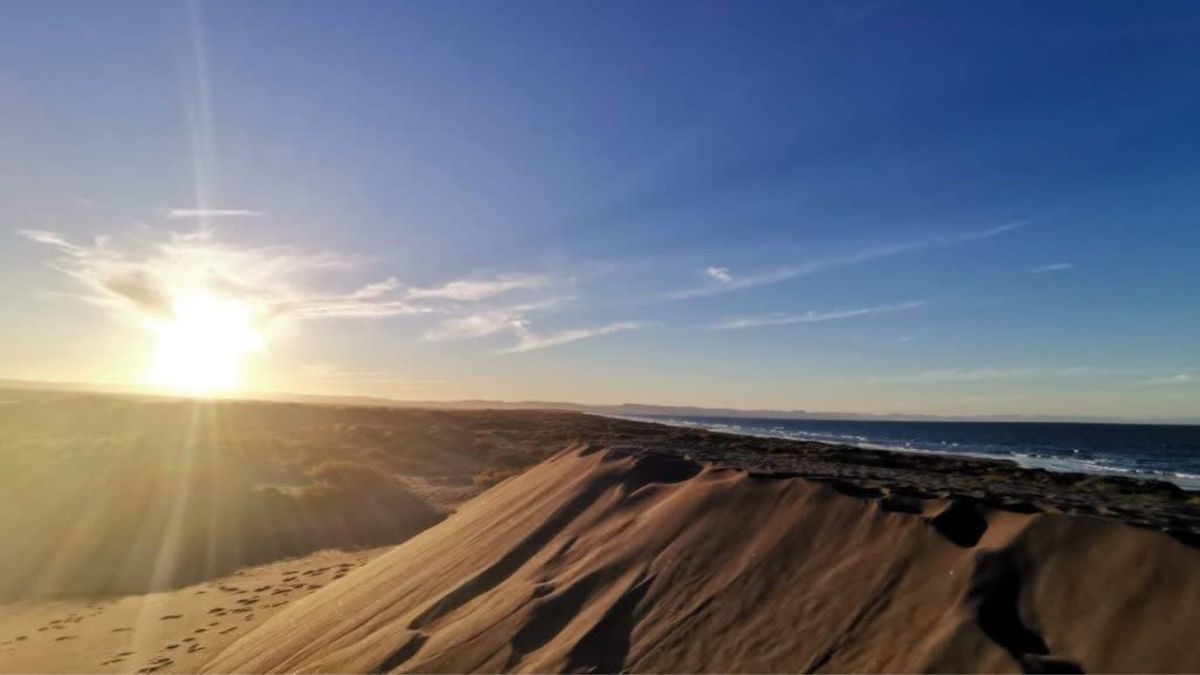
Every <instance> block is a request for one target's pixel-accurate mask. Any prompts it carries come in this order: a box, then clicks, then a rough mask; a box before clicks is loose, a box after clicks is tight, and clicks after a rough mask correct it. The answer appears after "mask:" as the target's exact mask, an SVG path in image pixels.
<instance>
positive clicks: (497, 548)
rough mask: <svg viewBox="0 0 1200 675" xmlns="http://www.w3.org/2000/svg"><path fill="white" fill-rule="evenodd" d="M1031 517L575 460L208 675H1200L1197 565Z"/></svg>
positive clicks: (784, 482)
mask: <svg viewBox="0 0 1200 675" xmlns="http://www.w3.org/2000/svg"><path fill="white" fill-rule="evenodd" d="M1022 511H1026V512H1022ZM1027 511H1028V510H1027V509H1016V510H1004V509H1001V508H997V507H996V506H995V505H989V504H986V503H982V502H979V501H976V500H972V499H969V498H918V497H912V496H908V495H905V494H900V493H896V494H892V493H890V492H889V491H888V490H887V489H882V490H880V489H874V488H872V489H869V490H863V489H861V488H856V487H855V486H854V485H852V484H849V483H840V482H817V481H812V480H806V479H804V478H800V477H795V476H787V475H772V474H762V473H754V472H748V471H742V470H736V469H732V468H727V467H722V466H719V465H715V464H712V463H699V462H695V461H691V460H688V459H683V458H680V457H678V456H674V455H660V454H654V453H637V452H628V451H618V450H611V449H607V448H605V447H603V446H601V445H598V444H577V445H574V446H572V447H569V448H567V449H565V450H564V451H562V452H561V453H559V454H557V455H555V456H554V457H552V458H551V459H549V460H547V461H545V462H543V463H542V464H539V465H538V466H536V467H534V468H532V469H530V470H529V471H527V472H526V473H524V474H522V475H520V476H517V477H514V478H511V479H509V480H507V481H505V482H503V483H501V484H500V485H498V486H496V487H494V488H492V489H491V490H489V491H488V492H486V493H484V494H483V495H481V496H480V497H477V498H476V499H475V500H473V501H471V502H469V503H468V504H466V505H465V506H464V507H462V508H461V509H460V510H459V512H457V513H456V514H455V515H453V516H451V517H450V518H448V519H447V520H445V521H443V522H441V523H440V524H438V525H436V526H434V527H431V528H429V529H427V530H425V531H423V532H422V533H420V534H418V535H416V536H415V537H413V538H412V539H409V540H408V541H406V542H405V543H403V544H400V545H399V546H397V547H396V548H394V549H393V550H392V551H390V552H388V553H386V554H384V555H382V556H380V557H378V558H376V559H374V560H373V561H372V562H371V563H369V564H367V565H366V566H364V567H362V568H360V569H358V570H356V571H354V572H352V573H350V574H348V575H347V576H345V577H344V578H342V579H340V580H338V581H336V582H334V583H332V584H329V585H328V586H326V587H324V588H322V589H320V590H319V591H316V592H315V593H313V594H312V595H309V596H307V597H305V598H303V599H301V600H298V601H297V602H295V603H293V604H292V605H289V606H288V607H286V608H284V609H283V610H281V611H280V613H279V614H277V615H275V616H273V617H272V618H270V619H268V620H267V621H266V622H265V623H264V624H262V625H261V626H260V627H258V628H257V629H255V630H253V631H251V632H249V633H248V634H246V635H245V636H243V637H242V638H241V639H239V640H238V641H236V642H235V643H233V644H232V645H230V646H229V647H228V648H226V649H225V650H223V651H222V652H221V653H220V654H218V655H217V656H216V657H215V658H214V659H213V660H211V661H210V662H208V663H207V664H206V666H205V671H207V672H231V671H236V672H282V671H302V672H319V671H325V672H335V671H336V672H382V671H418V672H419V671H427V672H428V671H434V672H447V671H456V672H476V671H535V672H545V671H586V670H593V671H602V672H615V671H620V670H631V671H672V672H689V671H697V672H700V671H740V672H744V671H759V672H764V671H776V672H777V671H903V672H909V671H917V670H933V671H1000V672H1006V671H1007V672H1017V671H1026V672H1047V671H1049V672H1078V671H1140V672H1148V671H1197V670H1200V650H1196V649H1191V650H1189V649H1180V645H1192V644H1194V638H1195V635H1194V628H1193V627H1194V626H1195V625H1196V622H1197V619H1200V564H1197V563H1200V551H1198V550H1197V549H1196V548H1194V547H1192V546H1189V545H1188V543H1187V542H1186V541H1185V540H1182V539H1180V538H1178V537H1173V536H1169V535H1167V534H1165V533H1163V532H1161V531H1157V530H1153V529H1148V528H1140V527H1132V526H1130V525H1127V524H1124V523H1122V522H1119V521H1116V520H1100V519H1093V518H1086V517H1079V516H1074V515H1065V514H1054V513H1030V512H1027Z"/></svg>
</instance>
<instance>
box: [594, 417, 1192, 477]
mask: <svg viewBox="0 0 1200 675" xmlns="http://www.w3.org/2000/svg"><path fill="white" fill-rule="evenodd" d="M589 414H595V415H599V416H601V417H611V418H613V419H621V420H625V421H629V422H644V423H649V424H664V425H667V426H674V427H680V428H687V429H704V430H707V431H711V432H717V433H727V434H733V435H739V436H749V437H752V438H771V439H779V440H790V441H800V442H805V443H820V444H825V445H831V446H840V447H846V446H849V447H855V448H860V449H864V450H879V451H885V452H900V453H909V454H924V455H934V456H951V457H969V458H976V459H982V460H990V461H997V460H999V461H1010V462H1013V463H1015V464H1016V465H1017V466H1019V467H1021V468H1025V469H1031V470H1037V469H1042V470H1046V471H1052V472H1055V473H1079V474H1086V475H1095V476H1109V477H1117V478H1120V477H1127V478H1135V479H1141V480H1158V481H1162V482H1167V483H1172V484H1174V485H1177V486H1178V487H1180V488H1182V489H1184V490H1187V491H1189V492H1200V474H1197V473H1188V472H1183V471H1178V470H1172V471H1166V470H1155V469H1140V468H1133V467H1123V466H1118V465H1115V464H1113V463H1111V462H1106V461H1105V460H1103V459H1099V460H1096V459H1085V458H1081V457H1078V456H1075V457H1073V456H1069V455H1066V454H1059V455H1054V454H1044V453H1038V452H1036V451H1034V450H1033V449H1032V448H1025V449H1023V450H1019V451H1018V450H1006V451H992V452H988V451H984V450H981V449H980V450H972V449H971V448H973V447H976V446H973V445H971V444H969V443H964V444H960V443H957V442H946V441H943V442H941V443H939V444H938V445H940V446H941V447H930V446H931V445H933V444H932V443H925V444H921V443H919V442H918V443H917V444H914V443H912V442H907V443H899V442H893V443H884V442H872V440H871V439H870V438H869V437H866V436H862V435H848V434H817V433H811V432H805V431H799V430H789V429H785V428H784V427H782V426H781V425H780V423H787V422H794V423H796V424H797V425H801V424H805V423H814V422H815V423H832V424H841V423H843V421H842V420H836V419H829V420H824V419H811V420H810V419H802V420H801V419H797V420H776V419H765V418H764V419H759V418H740V417H729V418H723V417H721V418H689V417H681V416H674V415H664V416H661V417H655V416H641V415H610V414H606V413H589ZM717 419H719V420H721V421H720V422H717V421H712V420H717ZM701 420H703V421H701ZM855 422H856V423H860V424H868V425H869V424H875V423H879V422H881V420H866V421H862V420H857V421H855ZM756 423H773V426H771V427H769V428H767V427H764V426H762V425H760V424H756ZM887 423H890V424H915V423H920V424H927V425H935V426H936V425H941V424H945V425H992V424H1004V425H1008V424H1036V425H1042V424H1060V423H1056V422H986V421H963V420H920V421H907V420H904V421H899V420H889V421H887ZM1062 424H1071V425H1085V424H1090V425H1095V426H1144V427H1153V426H1168V427H1190V426H1193V425H1174V424H1172V425H1126V424H1124V423H1121V424H1119V425H1118V424H1117V423H1109V422H1070V423H1062ZM1078 452H1079V451H1078V450H1075V454H1076V455H1078Z"/></svg>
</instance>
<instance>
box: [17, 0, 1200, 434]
mask: <svg viewBox="0 0 1200 675" xmlns="http://www.w3.org/2000/svg"><path fill="white" fill-rule="evenodd" d="M0 63H3V64H4V67H3V68H2V69H0V148H3V152H2V153H0V172H2V175H3V180H2V181H0V270H3V279H4V281H5V283H4V284H2V286H0V298H2V300H0V322H2V325H3V326H4V339H3V340H0V377H3V378H14V379H27V380H44V381H66V382H94V383H105V384H139V383H147V382H148V381H149V382H150V383H153V378H154V377H156V375H155V373H157V374H158V375H157V376H158V377H161V378H163V379H164V381H166V380H169V379H170V378H171V377H172V375H171V373H173V372H175V371H180V372H184V373H191V374H192V375H193V376H194V375H196V374H197V373H198V372H199V373H200V374H205V373H208V374H212V373H213V372H215V371H217V370H220V368H219V367H215V366H213V364H212V363H210V362H209V361H206V360H205V359H204V358H203V356H204V355H205V354H206V353H207V352H206V350H211V349H213V345H214V344H219V345H220V346H221V347H222V348H225V349H228V350H232V351H236V353H237V354H238V356H239V358H238V360H237V363H236V366H237V370H238V372H237V373H230V377H236V379H238V380H239V381H240V382H241V386H242V387H243V388H244V389H243V390H248V391H287V392H297V393H319V394H348V395H370V396H387V397H392V398H399V399H410V400H411V399H419V400H449V399H468V398H470V399H475V398H483V399H504V400H559V401H578V402H585V403H620V402H640V403H659V404H678V405H705V406H725V407H738V408H773V409H804V410H809V411H823V410H824V411H851V412H864V413H924V414H940V415H987V414H1045V415H1096V416H1109V417H1127V418H1179V417H1193V418H1194V417H1196V416H1198V415H1200V349H1198V345H1200V272H1198V265H1197V257H1198V252H1200V181H1198V179H1200V125H1197V123H1196V120H1200V4H1197V3H1194V2H1167V1H1163V2H1147V3H1132V2H1128V3H1116V2H1017V1H1011V2H995V3H990V2H970V3H963V2H934V1H931V2H917V1H910V2H905V1H903V0H899V1H894V0H847V1H838V2H820V1H816V0H814V1H812V2H795V3H786V2H781V3H776V2H739V3H716V2H689V3H682V2H658V3H641V2H628V3H626V2H504V3H496V2H455V3H444V2H368V1H360V2H352V3H345V2H308V1H301V0H297V1H291V2H253V3H246V2H217V1H213V2H194V3H189V2H174V1H165V2H159V1H157V0H154V1H146V2H105V3H97V2H60V1H58V0H36V1H29V2H22V1H18V0H9V1H8V2H4V3H0ZM189 303H190V304H189ZM188 307H190V308H191V309H190V310H189V309H186V308H188ZM181 308H184V309H181ZM188 312H190V313H188ZM206 312H207V313H206ZM185 314H186V316H185ZM209 316H219V317H220V320H219V321H218V323H220V324H221V325H222V326H223V327H224V328H223V329H222V330H221V331H217V332H214V331H212V330H210V329H209V328H205V326H206V325H208V321H207V319H206V317H209ZM197 326H198V327H199V328H196V330H192V329H193V328H194V327H197ZM231 353H232V352H231ZM164 363H165V364H166V365H164ZM172 369H174V370H172ZM147 378H150V379H149V380H148V379H147Z"/></svg>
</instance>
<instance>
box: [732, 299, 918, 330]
mask: <svg viewBox="0 0 1200 675" xmlns="http://www.w3.org/2000/svg"><path fill="white" fill-rule="evenodd" d="M930 303H931V301H930V300H913V301H910V302H901V303H897V304H893V305H876V306H874V307H861V308H858V309H844V310H836V311H831V312H812V311H809V312H804V313H801V314H771V315H768V316H757V317H743V318H738V319H730V320H728V321H723V322H721V323H719V324H717V325H716V326H714V328H716V329H718V330H741V329H745V328H760V327H763V326H787V325H790V324H796V323H822V322H825V321H841V320H843V319H854V318H858V317H863V316H870V315H872V314H889V313H892V312H903V311H906V310H910V309H917V308H918V307H924V306H926V305H928V304H930Z"/></svg>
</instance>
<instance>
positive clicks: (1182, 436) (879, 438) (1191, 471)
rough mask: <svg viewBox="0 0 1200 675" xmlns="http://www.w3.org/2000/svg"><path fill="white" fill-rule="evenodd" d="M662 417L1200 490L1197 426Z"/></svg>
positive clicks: (703, 425) (664, 421)
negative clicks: (998, 459) (1131, 479)
mask: <svg viewBox="0 0 1200 675" xmlns="http://www.w3.org/2000/svg"><path fill="white" fill-rule="evenodd" d="M627 419H638V420H644V421H648V422H658V423H661V424H672V425H677V426H690V427H701V428H704V429H709V430H712V431H722V432H726V433H732V434H743V435H748V436H768V437H773V438H788V439H795V440H804V441H820V442H824V443H839V444H844V445H856V446H860V447H864V448H878V449H885V450H898V451H903V452H929V453H941V454H953V455H971V456H977V457H988V458H1001V459H1009V460H1013V461H1015V462H1017V463H1018V464H1020V465H1022V466H1026V467H1037V468H1042V469H1048V470H1050V471H1076V472H1083V473H1095V474H1109V475H1120V476H1130V477H1136V478H1151V479H1158V480H1165V481H1170V482H1172V483H1175V484H1177V485H1179V486H1180V487H1183V488H1185V489H1188V490H1200V426H1196V425H1174V424H1172V425H1168V424H1093V423H1070V422H899V421H890V420H889V421H874V420H873V421H848V420H817V419H797V420H787V419H754V418H732V417H682V416H656V415H647V416H640V417H630V418H627Z"/></svg>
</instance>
